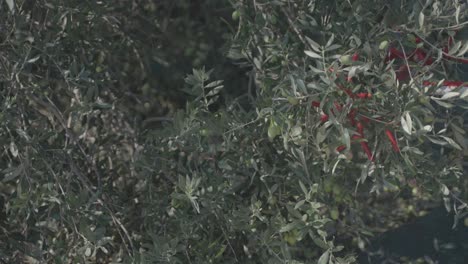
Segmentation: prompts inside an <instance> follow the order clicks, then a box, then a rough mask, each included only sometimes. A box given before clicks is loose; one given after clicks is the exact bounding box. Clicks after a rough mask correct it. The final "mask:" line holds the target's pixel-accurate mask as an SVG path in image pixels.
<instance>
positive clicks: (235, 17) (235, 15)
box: [232, 10, 240, 20]
mask: <svg viewBox="0 0 468 264" xmlns="http://www.w3.org/2000/svg"><path fill="white" fill-rule="evenodd" d="M239 17H240V12H239V10H235V11H234V12H232V20H238V19H239Z"/></svg>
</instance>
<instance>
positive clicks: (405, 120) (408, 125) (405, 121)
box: [401, 112, 413, 135]
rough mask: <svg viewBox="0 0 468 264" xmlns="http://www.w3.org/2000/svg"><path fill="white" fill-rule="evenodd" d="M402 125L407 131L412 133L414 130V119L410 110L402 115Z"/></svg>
mask: <svg viewBox="0 0 468 264" xmlns="http://www.w3.org/2000/svg"><path fill="white" fill-rule="evenodd" d="M401 126H402V128H403V130H404V131H405V132H406V133H408V134H409V135H411V132H412V131H413V121H412V119H411V116H410V114H409V112H406V113H405V115H404V116H402V117H401Z"/></svg>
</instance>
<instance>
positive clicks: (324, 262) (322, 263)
mask: <svg viewBox="0 0 468 264" xmlns="http://www.w3.org/2000/svg"><path fill="white" fill-rule="evenodd" d="M329 260H330V251H329V250H327V251H325V252H324V253H323V254H322V256H320V258H319V260H318V261H317V264H328V261H329Z"/></svg>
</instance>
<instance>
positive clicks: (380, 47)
mask: <svg viewBox="0 0 468 264" xmlns="http://www.w3.org/2000/svg"><path fill="white" fill-rule="evenodd" d="M387 47H388V41H387V40H384V41H382V42H380V45H379V50H384V49H386V48H387Z"/></svg>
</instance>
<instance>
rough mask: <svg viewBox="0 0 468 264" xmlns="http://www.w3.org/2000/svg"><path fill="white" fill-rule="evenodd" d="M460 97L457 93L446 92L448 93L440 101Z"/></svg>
mask: <svg viewBox="0 0 468 264" xmlns="http://www.w3.org/2000/svg"><path fill="white" fill-rule="evenodd" d="M459 95H460V93H458V92H448V93H445V94H444V95H443V96H442V98H440V99H442V100H447V99H450V98H453V97H458V96H459Z"/></svg>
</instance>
